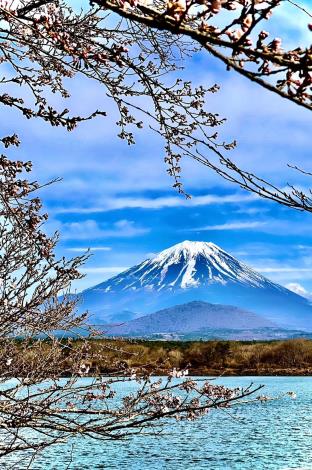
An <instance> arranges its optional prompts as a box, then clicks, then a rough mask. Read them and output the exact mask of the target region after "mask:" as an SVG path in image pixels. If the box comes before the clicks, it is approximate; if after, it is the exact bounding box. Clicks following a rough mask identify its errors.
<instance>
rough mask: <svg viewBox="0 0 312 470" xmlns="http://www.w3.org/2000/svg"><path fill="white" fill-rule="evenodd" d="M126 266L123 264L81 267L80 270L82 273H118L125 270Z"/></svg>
mask: <svg viewBox="0 0 312 470" xmlns="http://www.w3.org/2000/svg"><path fill="white" fill-rule="evenodd" d="M127 269H128V267H124V266H102V267H94V268H81V269H80V271H81V272H82V273H84V274H119V273H121V272H122V271H126V270H127Z"/></svg>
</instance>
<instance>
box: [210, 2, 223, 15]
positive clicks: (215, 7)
mask: <svg viewBox="0 0 312 470" xmlns="http://www.w3.org/2000/svg"><path fill="white" fill-rule="evenodd" d="M221 7H222V4H221V0H212V2H211V7H210V11H211V13H214V14H217V13H219V11H220V10H221Z"/></svg>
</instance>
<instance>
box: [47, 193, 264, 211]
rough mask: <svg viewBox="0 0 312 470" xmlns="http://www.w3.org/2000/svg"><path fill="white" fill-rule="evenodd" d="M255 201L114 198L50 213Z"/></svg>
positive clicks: (243, 197)
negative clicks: (92, 204)
mask: <svg viewBox="0 0 312 470" xmlns="http://www.w3.org/2000/svg"><path fill="white" fill-rule="evenodd" d="M255 199H256V196H254V195H251V194H244V193H235V194H230V195H224V196H222V195H217V194H205V195H203V196H193V197H192V198H191V199H186V198H185V197H183V196H168V197H157V198H153V199H151V198H148V197H132V198H131V197H124V198H121V197H116V198H114V199H105V200H103V201H102V202H100V203H99V204H98V205H96V206H91V207H69V208H61V207H60V208H56V209H53V210H52V212H54V213H58V214H66V213H80V214H89V213H97V212H106V211H111V210H118V209H130V208H137V209H163V208H166V207H196V206H207V205H211V204H228V203H233V204H235V203H242V202H251V201H254V200H255Z"/></svg>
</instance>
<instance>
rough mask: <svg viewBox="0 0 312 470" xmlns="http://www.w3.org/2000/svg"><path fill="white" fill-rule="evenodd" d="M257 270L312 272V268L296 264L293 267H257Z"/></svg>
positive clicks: (264, 271) (263, 271) (265, 271)
mask: <svg viewBox="0 0 312 470" xmlns="http://www.w3.org/2000/svg"><path fill="white" fill-rule="evenodd" d="M257 271H261V272H262V273H312V267H311V268H296V267H295V266H291V267H272V268H270V267H268V268H257Z"/></svg>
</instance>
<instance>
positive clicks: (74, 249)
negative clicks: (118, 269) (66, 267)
mask: <svg viewBox="0 0 312 470" xmlns="http://www.w3.org/2000/svg"><path fill="white" fill-rule="evenodd" d="M66 249H67V251H72V252H74V253H83V252H85V251H87V250H90V251H111V250H112V247H111V246H90V247H87V246H81V247H79V246H78V247H70V248H66Z"/></svg>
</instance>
